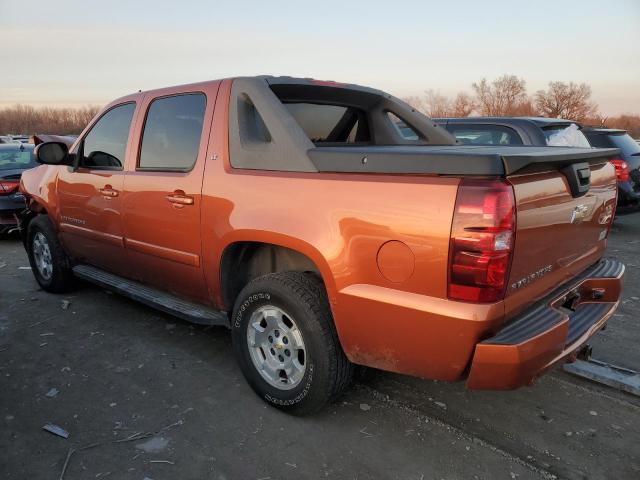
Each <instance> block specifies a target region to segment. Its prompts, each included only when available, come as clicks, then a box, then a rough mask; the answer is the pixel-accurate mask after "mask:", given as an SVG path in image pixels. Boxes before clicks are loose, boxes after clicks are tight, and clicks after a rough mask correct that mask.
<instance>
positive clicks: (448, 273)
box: [21, 76, 624, 414]
mask: <svg viewBox="0 0 640 480" xmlns="http://www.w3.org/2000/svg"><path fill="white" fill-rule="evenodd" d="M616 154H617V150H615V149H579V148H563V147H509V146H500V145H496V146H483V147H479V146H470V145H460V144H458V143H457V141H456V140H455V138H453V137H452V136H451V135H450V134H449V133H448V132H446V131H445V130H444V129H442V128H440V127H438V126H437V125H435V124H434V122H433V121H432V120H430V119H429V118H427V117H425V116H424V115H422V114H421V113H419V112H417V111H415V110H414V109H412V108H411V107H410V106H408V105H407V104H405V103H404V102H402V101H400V100H399V99H397V98H394V97H393V96H391V95H388V94H386V93H384V92H381V91H379V90H374V89H371V88H366V87H360V86H356V85H350V84H341V83H336V82H327V81H317V80H312V79H296V78H290V77H266V76H265V77H247V78H234V79H224V80H219V81H211V82H204V83H198V84H193V85H184V86H178V87H171V88H164V89H160V90H153V91H146V92H140V93H135V94H133V95H130V96H127V97H123V98H120V99H118V100H116V101H114V102H112V103H111V104H110V105H108V106H107V107H106V108H104V110H103V111H102V112H100V113H99V114H98V115H97V116H96V118H95V119H94V120H93V121H92V122H91V124H90V125H89V126H88V127H87V128H86V130H85V131H84V132H83V133H82V134H81V135H80V136H79V138H78V139H77V141H76V142H75V143H74V144H73V145H72V146H71V147H70V148H67V146H66V145H65V144H64V143H55V142H49V143H44V144H41V145H39V146H38V147H37V152H36V155H37V158H38V159H39V161H40V163H42V164H44V165H41V166H39V167H37V168H35V169H33V170H30V171H28V172H26V173H24V174H23V176H22V182H21V190H22V192H23V193H24V195H25V196H26V198H27V206H28V208H27V210H26V211H25V213H24V215H23V217H22V224H21V231H22V232H23V239H24V244H25V247H26V250H27V252H28V254H29V259H30V262H31V266H32V270H33V273H34V275H35V278H36V280H37V282H38V283H39V284H40V285H41V286H42V288H43V289H45V290H47V291H51V292H61V291H64V290H67V289H68V288H70V287H71V286H72V285H73V280H74V279H75V278H80V279H84V280H88V281H90V282H94V283H96V284H98V285H100V286H102V287H104V288H108V289H111V290H114V291H116V292H119V293H121V294H123V295H127V296H129V297H131V298H134V299H136V300H139V301H141V302H144V303H146V304H148V305H151V306H153V307H156V308H158V309H160V310H163V311H165V312H168V313H171V314H174V315H177V316H179V317H182V318H184V319H186V320H189V321H192V322H196V323H200V324H206V325H225V326H227V327H229V328H230V329H231V330H232V342H233V348H234V352H235V354H236V356H237V360H238V362H239V364H240V367H241V369H242V371H243V373H244V375H245V377H246V378H247V380H248V382H249V383H250V384H251V386H252V388H253V389H254V390H255V391H256V392H257V393H258V394H259V395H260V396H261V397H262V398H263V399H264V400H266V401H267V402H268V403H270V404H272V405H274V406H276V407H279V408H282V409H285V410H287V411H290V412H294V413H298V414H301V413H307V412H312V411H315V410H318V409H319V408H321V407H322V406H323V405H324V404H326V403H327V402H329V401H331V400H333V399H335V398H336V397H337V396H338V395H339V394H340V393H341V392H342V391H344V389H345V388H346V387H347V386H348V385H349V383H350V380H351V377H352V375H353V369H354V365H355V364H358V365H365V366H370V367H375V368H379V369H383V370H389V371H394V372H401V373H404V374H409V375H416V376H420V377H425V378H431V379H438V380H446V381H458V380H465V379H466V384H467V387H469V388H475V389H514V388H518V387H520V386H523V385H526V384H529V383H531V382H532V381H533V380H534V379H535V378H536V377H537V376H538V375H540V374H542V373H543V372H544V371H545V370H546V369H548V368H549V367H550V366H552V365H553V364H555V363H557V362H560V361H562V360H566V359H570V358H573V357H575V356H576V355H577V354H578V353H579V351H580V349H581V348H582V347H583V346H584V345H585V342H586V341H587V339H588V338H589V337H590V336H591V335H593V334H594V333H595V332H597V331H598V330H599V329H601V328H602V327H603V326H604V325H605V322H606V321H607V320H608V319H609V317H610V316H611V315H612V313H613V312H614V310H615V309H616V306H617V305H618V302H619V297H620V290H621V283H622V276H623V273H624V266H623V265H622V264H621V263H620V262H618V261H616V260H615V259H603V258H602V257H603V253H604V251H605V247H606V242H607V236H608V234H609V230H610V227H611V223H612V220H613V216H614V213H615V210H614V209H615V205H616V194H617V193H616V177H615V171H614V168H613V166H612V165H611V164H610V163H609V162H608V160H609V159H611V158H614V157H615V155H616ZM105 321H108V317H105Z"/></svg>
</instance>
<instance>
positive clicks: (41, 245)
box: [31, 232, 53, 280]
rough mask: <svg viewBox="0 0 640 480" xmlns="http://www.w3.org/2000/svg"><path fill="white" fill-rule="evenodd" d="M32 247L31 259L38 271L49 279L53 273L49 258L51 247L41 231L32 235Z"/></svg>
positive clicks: (51, 262)
mask: <svg viewBox="0 0 640 480" xmlns="http://www.w3.org/2000/svg"><path fill="white" fill-rule="evenodd" d="M31 247H32V249H33V259H34V260H35V264H36V268H37V269H38V273H40V276H41V277H42V278H44V279H45V280H51V276H52V275H53V259H52V258H51V249H50V248H49V242H48V241H47V237H45V236H44V234H43V233H42V232H38V233H36V234H35V236H34V237H33V243H32V244H31Z"/></svg>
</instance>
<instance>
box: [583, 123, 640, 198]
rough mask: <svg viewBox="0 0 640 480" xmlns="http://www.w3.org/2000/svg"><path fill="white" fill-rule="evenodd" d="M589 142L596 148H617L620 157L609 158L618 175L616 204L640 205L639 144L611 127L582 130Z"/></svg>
mask: <svg viewBox="0 0 640 480" xmlns="http://www.w3.org/2000/svg"><path fill="white" fill-rule="evenodd" d="M582 132H583V133H584V134H585V136H586V137H587V139H588V140H589V143H591V145H592V146H594V147H597V148H619V149H620V158H618V159H615V160H611V163H613V166H614V167H616V176H617V177H618V206H620V207H634V206H638V205H640V145H638V142H636V141H635V140H634V139H633V138H631V136H630V135H629V134H628V133H627V132H626V130H618V129H612V128H591V127H587V128H584V129H583V130H582Z"/></svg>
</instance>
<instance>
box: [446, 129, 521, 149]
mask: <svg viewBox="0 0 640 480" xmlns="http://www.w3.org/2000/svg"><path fill="white" fill-rule="evenodd" d="M447 130H449V132H451V133H452V134H453V135H454V136H455V137H456V138H457V139H458V140H460V142H461V143H463V144H471V145H522V138H520V135H518V133H517V132H516V131H515V130H514V129H512V128H509V127H503V126H502V125H455V124H449V125H447Z"/></svg>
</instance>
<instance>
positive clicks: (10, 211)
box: [0, 193, 25, 233]
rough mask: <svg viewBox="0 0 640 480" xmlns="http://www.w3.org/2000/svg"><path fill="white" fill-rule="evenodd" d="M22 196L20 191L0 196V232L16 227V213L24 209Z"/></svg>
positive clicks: (17, 220)
mask: <svg viewBox="0 0 640 480" xmlns="http://www.w3.org/2000/svg"><path fill="white" fill-rule="evenodd" d="M24 206H25V203H24V196H23V195H22V194H21V193H15V194H13V195H7V196H3V197H0V233H5V232H7V231H9V230H13V229H14V228H17V227H18V223H19V219H18V214H19V213H20V212H21V211H22V210H24Z"/></svg>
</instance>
